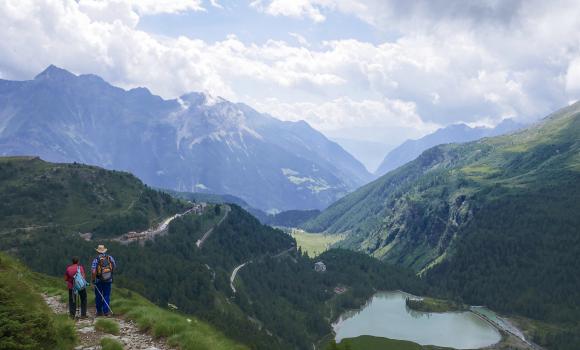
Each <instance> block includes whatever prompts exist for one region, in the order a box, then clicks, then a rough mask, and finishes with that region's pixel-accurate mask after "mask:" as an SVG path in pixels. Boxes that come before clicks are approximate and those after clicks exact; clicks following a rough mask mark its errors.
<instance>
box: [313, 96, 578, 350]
mask: <svg viewBox="0 0 580 350" xmlns="http://www.w3.org/2000/svg"><path fill="white" fill-rule="evenodd" d="M579 199H580V102H577V103H575V104H573V105H570V106H568V107H565V108H563V109H561V110H559V111H557V112H555V113H553V114H551V115H549V116H547V117H546V118H544V119H543V120H541V121H540V122H539V123H537V124H534V125H532V126H529V127H527V128H525V129H523V130H521V131H518V132H515V133H512V134H508V135H503V136H496V137H490V138H484V139H481V140H478V141H473V142H468V143H463V144H445V145H439V146H436V147H433V148H430V149H428V150H426V151H425V152H423V153H422V154H421V155H420V156H419V157H418V158H417V159H415V160H413V161H411V162H409V163H407V164H405V165H403V166H401V167H399V168H397V169H395V170H393V171H391V172H389V173H387V174H386V175H384V176H382V177H381V178H379V179H377V180H376V181H374V182H372V183H370V184H368V185H365V186H363V187H362V188H360V189H359V190H357V191H355V192H353V193H351V194H349V195H348V196H346V197H344V198H342V199H340V200H339V201H337V202H336V203H334V204H333V205H332V206H330V207H329V208H327V209H326V210H324V211H323V212H322V213H321V214H320V215H318V216H317V217H315V218H313V219H311V220H310V221H308V222H307V223H306V224H305V225H304V228H305V229H307V230H308V231H310V232H330V233H339V232H340V233H346V234H347V235H348V238H347V239H346V240H345V241H343V242H342V243H340V244H341V245H342V246H344V247H348V248H351V249H355V250H359V251H362V252H366V253H368V254H371V255H373V256H375V257H377V258H380V259H382V260H384V261H388V262H392V263H395V264H398V265H403V266H407V267H411V268H413V269H414V270H415V271H416V272H418V273H419V274H421V275H423V276H424V277H425V278H426V279H427V280H428V281H430V282H431V283H432V284H433V285H439V286H441V287H442V288H443V289H444V290H446V291H447V292H449V293H452V295H454V297H455V298H458V299H459V300H463V301H465V302H466V303H468V304H471V305H486V306H489V307H492V308H493V309H495V310H498V311H500V312H506V313H516V314H519V315H523V316H526V317H530V318H533V319H536V320H542V321H547V322H550V323H553V324H558V325H559V327H562V329H565V330H564V331H559V330H556V329H554V330H555V332H556V333H558V332H559V333H558V334H557V335H556V334H551V335H547V333H550V332H551V330H550V331H549V330H541V329H539V330H538V333H537V334H534V335H533V337H534V338H535V339H536V340H537V341H538V342H540V343H542V344H545V345H546V346H547V347H548V348H554V349H556V348H557V349H572V348H574V347H573V346H571V347H565V346H563V345H564V344H576V345H577V344H580V343H579V342H580V337H579V336H578V335H579V334H580V324H579V323H578V319H579V318H578V315H580V304H578V300H580V293H579V292H578V288H577V286H578V283H580V280H579V278H580V277H579V276H580V275H579V274H578V270H579V269H580V260H579V259H578V256H580V235H579V231H578V228H579V227H580V215H578V213H580V200H579ZM576 347H577V346H576Z"/></svg>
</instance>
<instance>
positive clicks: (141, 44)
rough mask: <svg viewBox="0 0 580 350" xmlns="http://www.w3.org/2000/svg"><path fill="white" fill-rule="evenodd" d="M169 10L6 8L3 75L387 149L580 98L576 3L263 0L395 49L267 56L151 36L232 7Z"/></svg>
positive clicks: (268, 7) (185, 5)
mask: <svg viewBox="0 0 580 350" xmlns="http://www.w3.org/2000/svg"><path fill="white" fill-rule="evenodd" d="M160 3H161V2H158V1H153V0H151V1H148V0H145V1H143V0H140V1H137V0H106V1H104V0H103V1H97V0H80V1H79V2H77V1H73V0H42V1H35V0H6V1H3V2H0V21H1V22H2V23H3V28H2V29H0V52H2V55H0V74H2V77H4V78H9V79H27V78H30V77H31V76H33V75H34V74H36V73H38V72H39V71H40V70H42V69H43V68H44V67H46V66H47V65H49V64H56V65H58V66H62V67H64V68H67V69H70V70H72V71H74V72H76V73H95V74H98V75H101V76H103V77H104V78H105V79H106V80H108V81H110V82H112V83H114V84H116V85H120V86H124V87H134V86H146V87H149V88H151V90H153V92H155V93H158V94H161V95H162V96H164V97H176V96H179V95H180V94H183V93H185V92H188V91H208V92H210V93H212V94H215V95H220V96H223V97H225V98H229V99H233V100H236V101H243V102H249V103H250V104H251V105H253V106H255V107H258V109H261V110H263V111H266V112H269V113H272V114H273V115H275V116H278V117H281V118H284V119H289V120H297V119H305V120H307V121H308V122H310V123H311V124H313V125H314V126H316V127H317V128H319V129H321V130H323V131H328V132H335V131H338V130H342V129H350V130H354V129H355V128H361V130H362V129H364V130H370V131H369V132H370V133H374V135H375V136H373V137H374V138H375V139H378V138H380V133H384V134H385V135H394V136H397V137H399V136H400V135H403V136H406V137H411V136H421V135H422V134H424V133H427V132H429V131H430V130H432V129H433V128H435V127H437V126H440V125H446V124H449V123H454V122H458V121H464V122H468V123H471V124H474V125H475V124H478V123H479V124H482V123H483V124H486V125H487V124H495V123H497V122H499V121H500V120H501V119H503V118H508V117H516V118H520V119H524V120H526V119H527V120H531V119H534V118H538V117H541V116H543V115H546V114H547V113H549V112H550V111H552V110H554V109H556V108H558V107H560V106H563V105H565V104H566V103H567V102H568V101H571V100H576V99H578V96H577V95H578V94H580V6H578V5H575V4H574V3H573V2H569V1H567V0H562V2H561V3H560V4H559V5H558V6H555V5H551V4H545V3H543V2H540V1H536V0H531V1H495V0H481V1H477V2H476V1H473V2H469V3H467V4H466V3H465V2H463V1H459V0H457V1H445V2H441V1H437V0H435V1H427V0H417V1H409V2H400V1H390V0H341V1H338V0H291V1H290V0H256V1H253V2H252V3H251V5H250V7H251V8H254V9H257V10H258V11H260V12H262V13H263V14H260V15H259V16H264V15H266V16H269V15H273V16H289V17H291V18H301V19H304V20H308V21H313V22H314V23H316V26H321V25H324V23H325V22H326V20H327V18H328V17H329V16H332V14H333V13H334V12H341V13H342V14H343V15H345V14H351V15H353V16H355V17H357V18H359V19H360V20H363V21H365V22H367V23H369V24H371V25H372V26H373V27H374V28H376V30H377V31H381V32H384V33H388V34H389V36H388V37H389V38H391V39H389V40H385V41H384V42H382V43H371V42H365V41H363V40H360V39H359V40H355V39H342V38H340V37H337V38H335V39H334V40H328V41H324V42H314V41H313V40H311V38H308V39H307V38H305V37H304V36H303V35H304V33H288V34H289V35H290V36H292V37H293V39H291V38H290V37H288V39H289V40H288V41H281V40H268V41H265V42H263V43H261V44H256V43H251V42H244V41H243V40H241V39H240V38H238V37H237V36H236V35H229V36H227V37H225V38H223V39H222V40H219V41H215V42H207V41H204V40H201V39H199V38H193V37H185V36H176V37H165V36H158V35H153V34H151V33H147V32H145V31H143V30H140V29H139V26H138V24H139V21H140V19H141V18H142V17H143V16H149V15H154V14H159V13H179V12H184V11H197V12H200V11H202V12H203V11H204V10H206V11H209V9H210V8H209V7H207V6H211V7H220V6H221V4H220V3H219V2H218V1H216V0H212V1H201V0H199V1H198V0H187V1H186V0H171V1H169V2H163V6H161V5H159V4H160ZM204 6H206V7H207V9H206V7H204ZM369 137H370V136H369ZM401 137H402V136H401ZM361 138H362V136H361Z"/></svg>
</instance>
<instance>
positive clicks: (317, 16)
mask: <svg viewBox="0 0 580 350" xmlns="http://www.w3.org/2000/svg"><path fill="white" fill-rule="evenodd" d="M250 6H252V7H254V8H256V9H258V10H259V11H261V12H264V13H267V14H269V15H272V16H290V17H297V18H308V19H311V20H313V21H314V22H323V21H324V20H325V19H326V17H325V16H324V15H323V14H322V13H321V11H320V8H319V7H318V6H316V4H315V3H314V2H313V1H311V0H271V1H263V0H255V1H252V3H251V4H250Z"/></svg>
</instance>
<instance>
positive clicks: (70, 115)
mask: <svg viewBox="0 0 580 350" xmlns="http://www.w3.org/2000/svg"><path fill="white" fill-rule="evenodd" d="M0 155H4V156H6V155H34V156H40V157H41V158H43V159H45V160H48V161H56V162H82V163H86V164H92V165H98V166H102V167H105V168H108V169H117V170H124V171H129V172H132V173H134V174H135V175H137V176H138V177H139V178H141V179H142V180H143V181H144V182H145V183H147V184H149V185H152V186H155V187H159V188H167V189H172V190H178V191H190V192H206V193H217V194H231V195H235V196H238V197H241V198H242V199H244V200H246V201H247V202H248V203H249V204H250V205H252V206H254V207H257V208H260V209H262V210H266V211H279V210H286V209H320V208H324V207H326V206H327V205H328V204H330V203H332V202H333V201H335V200H336V199H338V198H340V197H342V196H344V195H345V194H347V193H348V192H350V191H352V190H353V189H355V188H357V187H358V186H360V185H362V184H364V183H366V182H367V181H369V179H370V178H371V175H370V174H369V173H368V171H367V170H366V169H365V168H364V166H363V165H362V164H361V163H360V162H359V161H357V160H356V159H355V158H354V157H352V156H351V155H350V154H349V153H347V152H346V151H344V150H343V149H342V148H341V147H340V146H339V145H338V144H336V143H334V142H332V141H329V140H328V139H327V138H326V137H324V136H323V135H322V134H321V133H319V132H317V131H316V130H314V129H313V128H311V127H310V126H309V125H308V124H307V123H306V122H303V121H299V122H287V121H281V120H278V119H276V118H273V117H271V116H269V115H267V114H262V113H259V112H257V111H255V110H254V109H252V108H251V107H249V106H247V105H245V104H241V103H232V102H229V101H227V100H225V99H223V98H220V97H213V96H210V95H208V94H204V93H189V94H185V95H183V96H181V97H179V98H177V99H170V100H167V99H163V98H161V97H159V96H156V95H153V94H151V93H150V92H149V90H147V89H146V88H135V89H131V90H124V89H121V88H118V87H115V86H112V85H110V84H109V83H107V82H106V81H104V80H103V79H101V78H100V77H98V76H95V75H90V74H89V75H78V76H77V75H75V74H73V73H71V72H68V71H66V70H64V69H61V68H58V67H55V66H49V67H48V68H47V69H46V70H44V71H43V72H42V73H40V74H38V75H37V76H36V77H35V78H34V79H33V80H28V81H9V80H0Z"/></svg>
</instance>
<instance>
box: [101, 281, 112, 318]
mask: <svg viewBox="0 0 580 350" xmlns="http://www.w3.org/2000/svg"><path fill="white" fill-rule="evenodd" d="M111 284H112V283H103V289H102V292H103V297H104V298H105V301H106V303H105V302H103V313H104V314H105V315H106V314H108V313H109V312H110V311H111V310H109V305H111Z"/></svg>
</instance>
